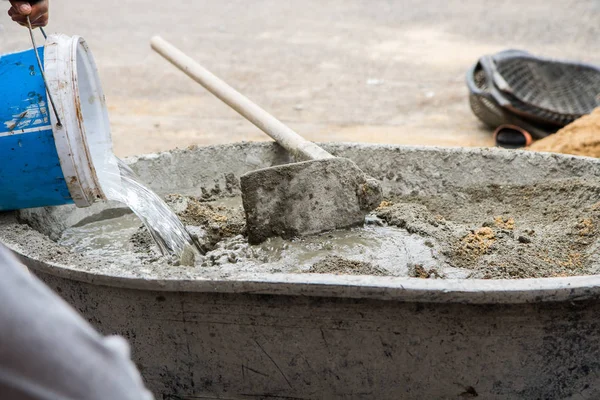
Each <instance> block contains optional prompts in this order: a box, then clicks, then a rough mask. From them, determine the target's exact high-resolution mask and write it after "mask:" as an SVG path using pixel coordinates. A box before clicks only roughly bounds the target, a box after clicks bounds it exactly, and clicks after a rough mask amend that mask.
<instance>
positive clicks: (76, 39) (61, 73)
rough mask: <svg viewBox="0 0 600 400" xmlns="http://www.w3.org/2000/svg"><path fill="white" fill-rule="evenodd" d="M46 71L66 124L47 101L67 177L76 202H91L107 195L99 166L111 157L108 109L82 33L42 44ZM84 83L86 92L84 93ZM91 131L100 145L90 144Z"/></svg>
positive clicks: (84, 204)
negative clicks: (57, 117) (82, 80)
mask: <svg viewBox="0 0 600 400" xmlns="http://www.w3.org/2000/svg"><path fill="white" fill-rule="evenodd" d="M44 70H45V74H46V79H47V82H48V91H49V93H51V94H52V97H53V100H54V102H55V106H56V111H57V113H58V116H59V118H60V120H61V123H62V126H59V125H58V124H57V122H58V121H57V120H56V116H55V114H54V112H53V110H52V105H51V104H48V107H49V111H50V112H49V114H50V120H51V122H52V132H53V135H54V141H55V145H56V150H57V152H58V158H59V161H60V165H61V169H62V171H63V175H64V179H65V181H66V184H67V188H68V189H69V193H70V195H71V198H72V199H73V202H74V203H75V205H76V206H77V207H88V206H90V205H91V204H92V203H94V202H95V201H96V200H97V199H106V196H105V194H104V192H103V190H102V185H101V180H100V179H99V177H98V174H97V173H96V166H97V165H99V163H101V162H103V161H104V160H103V159H105V160H106V163H109V162H110V157H111V156H112V140H111V135H110V124H109V120H108V111H107V109H106V103H105V99H104V93H103V91H102V86H101V84H100V78H99V76H98V69H97V67H96V63H95V61H94V58H93V56H92V54H91V52H90V50H89V48H88V46H87V44H86V42H85V40H84V39H83V38H82V37H80V36H67V35H63V34H51V35H48V38H47V39H46V43H45V46H44ZM80 74H81V75H85V76H80ZM82 78H85V79H86V82H85V83H84V82H81V79H82ZM82 86H84V87H85V90H86V93H81V91H82V90H83V89H82ZM83 95H85V97H87V98H82V97H83ZM86 114H87V115H86ZM90 116H91V118H89V117H90ZM86 117H87V118H86ZM91 135H95V136H96V137H95V139H96V140H95V141H96V142H100V143H101V145H100V146H96V148H90V141H91V139H92V138H91V137H90V136H91ZM106 163H103V168H106V165H105V164H106ZM114 168H117V167H116V165H115V166H114Z"/></svg>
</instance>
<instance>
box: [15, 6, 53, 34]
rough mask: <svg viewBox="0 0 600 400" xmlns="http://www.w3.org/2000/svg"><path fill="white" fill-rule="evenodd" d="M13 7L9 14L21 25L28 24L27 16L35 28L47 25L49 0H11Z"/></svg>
mask: <svg viewBox="0 0 600 400" xmlns="http://www.w3.org/2000/svg"><path fill="white" fill-rule="evenodd" d="M9 1H10V4H11V6H12V7H11V8H10V9H9V10H8V15H9V16H10V18H12V20H13V21H15V22H16V23H17V24H19V25H21V26H27V16H29V20H30V21H31V26H32V27H33V28H37V27H41V26H46V24H47V23H48V1H49V0H29V1H20V0H9Z"/></svg>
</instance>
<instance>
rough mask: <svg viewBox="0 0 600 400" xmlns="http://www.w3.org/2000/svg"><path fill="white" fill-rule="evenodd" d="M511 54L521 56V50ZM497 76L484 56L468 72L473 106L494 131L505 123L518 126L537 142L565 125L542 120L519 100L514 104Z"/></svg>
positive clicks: (553, 120) (468, 83)
mask: <svg viewBox="0 0 600 400" xmlns="http://www.w3.org/2000/svg"><path fill="white" fill-rule="evenodd" d="M510 51H511V52H516V53H520V51H518V50H510ZM521 53H522V52H521ZM493 73H494V71H493V63H492V61H491V59H490V57H489V56H485V57H482V58H481V59H480V60H479V62H477V64H475V65H474V66H473V67H471V69H470V70H469V71H468V73H467V86H468V88H469V104H470V106H471V110H473V113H474V114H475V116H477V118H479V119H480V120H481V121H482V122H483V123H485V124H486V125H488V126H489V127H490V128H492V129H496V128H497V127H498V126H500V125H504V124H511V125H518V126H521V127H523V128H524V129H527V130H528V131H529V132H530V133H531V135H532V136H533V137H534V138H536V139H541V138H543V137H546V136H548V135H549V134H551V133H554V132H555V131H556V130H557V129H558V128H560V127H561V126H563V125H564V124H563V122H562V121H556V120H555V119H553V118H543V117H541V118H540V116H538V115H536V114H532V113H530V112H528V111H529V109H530V107H528V106H527V105H526V104H520V102H518V101H517V102H515V104H513V103H511V99H509V98H507V96H505V95H503V94H502V93H501V92H499V91H498V89H497V88H496V87H495V86H494V84H493V83H494V80H493ZM544 114H548V113H544ZM553 116H554V115H549V116H547V117H553Z"/></svg>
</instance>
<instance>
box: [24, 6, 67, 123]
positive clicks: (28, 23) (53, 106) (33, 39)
mask: <svg viewBox="0 0 600 400" xmlns="http://www.w3.org/2000/svg"><path fill="white" fill-rule="evenodd" d="M27 27H28V28H29V36H30V37H31V44H33V51H34V52H35V57H36V58H37V63H38V67H39V68H40V72H41V73H42V79H43V80H44V85H45V86H46V93H48V99H50V103H51V104H52V111H54V116H55V117H56V125H58V126H62V123H61V122H60V117H59V116H58V112H57V111H56V106H55V105H54V99H53V98H52V94H51V93H50V90H49V89H48V81H46V74H45V73H44V67H42V61H41V60H40V55H39V54H38V51H37V45H36V44H35V37H34V36H33V28H32V27H31V20H30V19H29V15H28V16H27ZM40 31H41V32H42V35H44V39H45V38H46V37H47V36H46V32H44V29H42V28H41V27H40Z"/></svg>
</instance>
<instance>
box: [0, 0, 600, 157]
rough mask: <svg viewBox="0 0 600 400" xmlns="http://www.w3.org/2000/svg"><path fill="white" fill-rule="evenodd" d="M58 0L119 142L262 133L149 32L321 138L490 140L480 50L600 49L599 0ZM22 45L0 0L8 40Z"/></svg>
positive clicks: (23, 37) (143, 146)
mask: <svg viewBox="0 0 600 400" xmlns="http://www.w3.org/2000/svg"><path fill="white" fill-rule="evenodd" d="M51 2H52V6H51V7H52V8H51V9H52V16H51V25H50V27H49V29H48V30H49V31H58V32H62V33H66V34H78V35H81V36H83V37H85V38H86V40H87V41H88V43H89V44H90V47H91V49H92V51H93V53H94V55H95V57H96V60H97V63H98V65H99V69H100V76H101V79H102V83H103V86H104V89H105V92H106V97H107V101H108V104H109V107H110V117H111V123H112V132H113V138H114V143H115V150H116V153H117V154H118V155H121V156H125V155H131V154H138V153H147V152H152V151H158V150H166V149H171V148H175V147H186V146H189V145H191V144H215V143H227V142H233V141H240V140H265V138H266V137H265V136H264V135H263V134H262V133H261V132H260V131H258V129H256V128H255V127H253V126H252V125H250V124H249V123H247V122H245V121H244V120H243V119H242V118H241V117H239V116H237V114H235V113H234V112H233V111H231V110H229V109H228V108H227V107H226V106H224V105H222V104H221V103H220V102H219V101H217V100H215V99H214V98H213V97H212V96H211V95H209V94H208V93H207V92H205V91H204V89H202V88H201V87H200V86H198V85H197V84H195V83H194V82H192V81H191V80H189V78H187V77H186V76H184V75H183V74H182V73H180V72H179V71H178V70H176V69H175V68H174V67H172V66H171V65H170V64H168V63H167V62H166V61H164V60H163V59H162V58H160V57H159V56H158V55H156V54H154V53H153V52H152V50H151V49H150V47H149V44H148V42H149V39H150V37H151V36H152V35H154V34H160V35H162V36H163V37H164V38H166V39H167V40H169V41H171V42H172V43H173V44H175V45H177V46H178V47H180V48H181V49H182V50H184V51H185V52H187V53H189V54H190V55H192V56H193V57H194V58H195V59H197V60H198V61H200V62H201V63H202V64H204V66H206V67H207V68H208V69H210V70H212V71H213V72H215V73H216V74H217V75H219V76H221V77H222V78H224V79H225V80H226V81H228V82H229V83H230V84H231V85H232V86H234V87H236V88H237V89H238V90H240V91H242V92H243V93H245V94H246V95H248V96H249V97H250V98H251V99H253V100H254V101H256V102H258V103H259V104H261V105H262V106H263V107H265V108H266V109H267V110H268V111H270V112H271V113H273V114H274V115H276V116H278V117H279V118H280V119H282V120H283V121H284V122H286V123H287V124H289V125H290V126H291V127H292V128H293V129H296V130H297V131H298V132H299V133H301V134H303V135H305V136H306V137H307V138H309V139H311V140H319V141H360V142H380V143H404V144H427V145H444V146H446V145H448V146H460V145H462V146H486V145H490V144H491V138H490V133H489V132H488V131H487V130H486V129H484V128H483V127H482V126H481V125H480V124H479V123H478V121H477V120H476V119H475V118H474V117H473V116H472V114H471V111H470V109H469V107H468V103H467V90H466V87H465V84H464V75H465V71H466V70H467V68H468V67H469V66H470V65H471V64H472V63H473V62H475V61H476V59H477V58H478V57H479V56H480V55H482V54H485V53H490V52H495V51H498V50H501V49H504V48H507V47H513V48H523V49H527V50H530V51H532V52H534V53H537V54H543V55H548V56H555V57H562V58H573V59H578V60H584V61H588V62H595V63H600V52H597V51H595V50H596V49H597V48H598V45H597V38H598V37H600V35H599V33H600V24H598V21H599V20H600V15H599V14H600V2H597V1H585V2H584V1H574V0H570V1H565V0H561V1H558V0H546V1H539V0H530V1H527V2H523V1H522V0H506V1H490V0H486V1H482V0H439V1H434V0H429V1H417V0H388V1H385V0H327V1H323V0H320V1H316V0H304V1H294V0H229V1H216V0H194V1H192V0H184V1H179V2H167V1H158V0H155V1H148V0H128V1H120V2H117V1H107V0H86V1H79V0H61V1H58V0H51ZM0 4H2V5H3V6H5V3H4V2H2V3H0ZM28 46H29V42H28V35H27V32H26V31H25V30H24V29H22V28H20V27H18V26H16V25H15V24H13V23H11V22H10V20H9V19H8V17H7V16H5V14H4V11H2V17H0V52H2V53H4V52H8V51H13V50H18V49H24V48H27V47H28Z"/></svg>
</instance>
